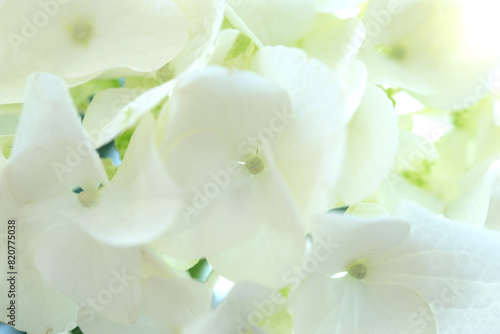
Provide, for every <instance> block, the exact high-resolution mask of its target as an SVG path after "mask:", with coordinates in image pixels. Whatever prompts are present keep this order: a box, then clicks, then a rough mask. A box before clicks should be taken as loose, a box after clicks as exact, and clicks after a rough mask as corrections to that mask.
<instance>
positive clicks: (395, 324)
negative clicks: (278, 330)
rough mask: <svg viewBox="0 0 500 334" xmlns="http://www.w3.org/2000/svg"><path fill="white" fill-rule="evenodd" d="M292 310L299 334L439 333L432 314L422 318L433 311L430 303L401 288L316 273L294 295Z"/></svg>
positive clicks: (295, 326) (295, 328)
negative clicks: (333, 277) (429, 305)
mask: <svg viewBox="0 0 500 334" xmlns="http://www.w3.org/2000/svg"><path fill="white" fill-rule="evenodd" d="M290 308H291V311H292V312H293V316H294V332H295V333H297V334H302V333H304V334H305V333H314V334H327V333H335V334H351V333H352V334H362V333H408V334H410V333H412V334H413V333H414V334H417V333H419V334H423V333H425V334H435V333H436V327H435V324H434V319H433V317H432V315H431V316H430V317H428V318H422V315H421V314H422V313H423V314H425V315H427V314H426V312H429V311H430V309H429V307H428V305H427V303H426V301H425V300H424V299H422V297H420V296H419V295H418V294H417V293H415V292H413V291H411V290H410V289H407V288H404V287H400V286H397V285H383V284H376V285H369V284H363V283H362V282H360V281H357V280H355V279H353V278H350V277H344V278H336V279H332V278H330V277H326V276H323V275H321V274H315V275H313V276H311V277H310V278H308V279H307V280H306V281H305V282H303V283H302V285H301V286H300V288H299V289H298V290H297V292H296V293H295V294H294V295H293V297H292V302H291V307H290ZM422 319H423V321H422Z"/></svg>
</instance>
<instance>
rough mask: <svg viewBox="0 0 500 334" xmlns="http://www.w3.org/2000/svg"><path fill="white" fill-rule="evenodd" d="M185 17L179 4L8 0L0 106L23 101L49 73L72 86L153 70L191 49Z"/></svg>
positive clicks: (1, 24)
mask: <svg viewBox="0 0 500 334" xmlns="http://www.w3.org/2000/svg"><path fill="white" fill-rule="evenodd" d="M188 34H189V25H188V20H187V18H186V16H185V15H184V14H183V12H182V11H181V10H180V9H179V7H178V6H177V5H176V3H175V2H174V1H172V0H142V1H134V0H126V1H119V0H109V1H98V0H92V1H84V0H73V1H68V0H45V1H27V0H23V1H17V0H7V1H6V2H5V4H4V5H3V6H2V7H1V8H0V36H1V38H2V40H4V41H5V42H3V43H2V44H1V45H0V59H1V61H2V63H4V64H9V66H2V69H1V71H0V78H1V79H0V103H2V104H3V103H14V102H20V101H22V100H23V92H24V87H25V83H26V78H27V77H28V76H29V75H30V74H31V73H33V72H37V71H44V72H50V73H53V74H56V75H59V76H61V77H62V78H64V79H65V80H66V82H67V83H68V84H70V85H76V84H79V83H82V82H85V81H87V80H89V79H91V78H93V77H96V76H98V75H99V74H101V73H103V72H105V71H107V70H110V69H121V68H128V69H130V70H133V71H136V72H150V71H153V70H157V69H159V68H161V67H162V66H164V65H165V64H166V63H167V62H169V61H170V60H172V59H173V58H174V57H175V56H177V55H178V54H179V53H180V52H181V51H182V49H183V48H184V46H185V44H186V42H187V40H188V37H189V36H188Z"/></svg>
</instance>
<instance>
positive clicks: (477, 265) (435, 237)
mask: <svg viewBox="0 0 500 334" xmlns="http://www.w3.org/2000/svg"><path fill="white" fill-rule="evenodd" d="M396 216H398V217H400V218H402V219H405V220H406V221H408V222H409V223H410V224H411V226H412V229H411V232H410V235H409V236H408V238H407V240H405V242H403V243H401V244H400V245H399V246H397V247H395V248H393V249H391V250H387V251H386V252H383V253H379V254H375V255H373V256H370V258H369V260H368V262H367V268H368V274H367V276H366V278H365V281H366V282H367V283H369V284H371V283H377V284H378V283H384V284H398V285H402V286H405V287H408V288H410V289H412V290H414V291H415V292H417V293H418V294H419V295H421V296H422V297H423V298H424V299H425V300H426V301H427V303H428V304H429V306H430V307H431V310H432V313H433V314H434V317H435V319H436V326H437V328H438V332H442V331H445V330H448V331H449V332H452V333H469V332H471V331H478V332H482V333H488V332H491V331H494V330H495V329H494V328H496V327H498V326H499V324H500V317H499V316H498V314H500V311H499V310H500V303H499V302H498V301H499V300H500V299H499V298H500V279H499V276H498V273H499V272H500V255H499V254H500V251H499V249H500V234H499V233H497V232H492V231H488V230H486V229H483V228H477V227H470V226H468V225H465V224H458V223H454V222H452V221H448V220H445V219H442V218H437V217H435V216H433V215H431V214H429V213H428V212H425V211H423V210H422V209H419V208H417V207H414V206H413V205H404V206H401V207H400V208H399V209H398V211H397V212H396ZM370 273H371V274H370Z"/></svg>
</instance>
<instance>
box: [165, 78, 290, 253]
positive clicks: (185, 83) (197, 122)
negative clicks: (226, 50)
mask: <svg viewBox="0 0 500 334" xmlns="http://www.w3.org/2000/svg"><path fill="white" fill-rule="evenodd" d="M193 96H196V97H197V98H196V99H193V98H192V97H193ZM170 103H172V115H171V120H170V124H169V126H170V127H169V129H167V133H166V136H165V141H164V144H163V147H164V154H165V163H166V166H167V169H168V171H169V172H170V173H171V175H172V176H173V177H174V179H175V180H176V181H177V182H178V183H179V184H180V185H182V187H183V189H182V191H183V196H184V198H185V206H184V208H183V210H182V212H181V214H180V215H179V219H178V222H177V224H176V225H177V226H176V229H175V234H173V233H171V234H170V235H169V236H166V238H168V241H166V240H164V241H162V245H161V246H158V247H161V248H162V249H164V247H168V250H166V249H165V252H166V253H167V254H169V255H172V256H175V257H181V258H185V259H190V258H191V259H192V258H194V257H199V256H207V255H208V253H207V252H210V253H212V252H216V251H220V250H222V249H224V248H225V247H227V245H228V244H229V245H235V244H237V243H238V242H239V241H240V240H241V239H242V238H243V237H245V236H246V235H248V233H249V232H251V231H252V230H253V229H254V228H255V227H256V226H257V224H258V223H259V222H260V221H261V219H262V215H263V212H262V210H261V209H259V206H260V201H259V196H261V195H260V193H259V192H258V190H257V188H256V187H257V186H256V185H255V182H254V181H252V180H253V179H252V178H251V176H252V175H250V173H248V171H246V170H245V167H244V166H243V165H242V164H238V162H244V161H246V160H247V159H248V155H249V154H250V153H251V154H252V155H253V154H255V152H256V150H257V147H258V146H257V147H255V146H254V144H252V137H256V138H258V136H259V134H260V132H261V131H262V130H263V129H268V128H269V124H270V122H271V121H272V120H276V119H277V117H278V116H276V111H281V110H290V107H289V101H288V97H287V95H286V94H285V93H284V92H283V91H282V90H281V89H279V87H277V86H276V85H274V84H272V83H271V82H269V81H267V80H265V79H263V78H260V77H258V76H257V75H255V74H252V73H248V72H229V71H227V70H225V69H220V68H208V69H204V70H200V71H197V72H193V74H190V75H188V76H186V77H185V78H183V80H181V81H179V85H178V87H177V88H176V90H175V91H174V93H173V95H172V98H171V100H170ZM220 120H224V121H223V122H221V121H220ZM173 232H174V231H173ZM186 244H190V245H192V246H190V247H189V249H185V248H186V247H185V245H186ZM176 249H177V250H176ZM171 252H175V254H174V253H171ZM200 252H201V253H200Z"/></svg>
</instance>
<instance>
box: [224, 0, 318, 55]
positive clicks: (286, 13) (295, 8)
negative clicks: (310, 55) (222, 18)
mask: <svg viewBox="0 0 500 334" xmlns="http://www.w3.org/2000/svg"><path fill="white" fill-rule="evenodd" d="M227 2H228V3H229V4H230V5H231V6H232V8H233V9H234V11H235V12H236V14H238V16H239V17H240V18H241V19H242V20H243V22H245V24H246V25H247V26H248V28H250V30H251V31H252V32H253V33H255V35H256V36H257V38H258V39H259V40H260V41H261V42H262V43H263V44H264V45H277V44H290V43H292V42H294V41H296V40H298V39H299V38H300V37H302V36H304V35H305V34H306V33H307V32H308V31H309V29H311V28H312V26H313V24H314V19H315V17H316V14H317V8H316V4H315V1H314V0H273V1H267V0H254V1H251V2H250V1H241V0H236V1H235V0H229V1H227Z"/></svg>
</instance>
